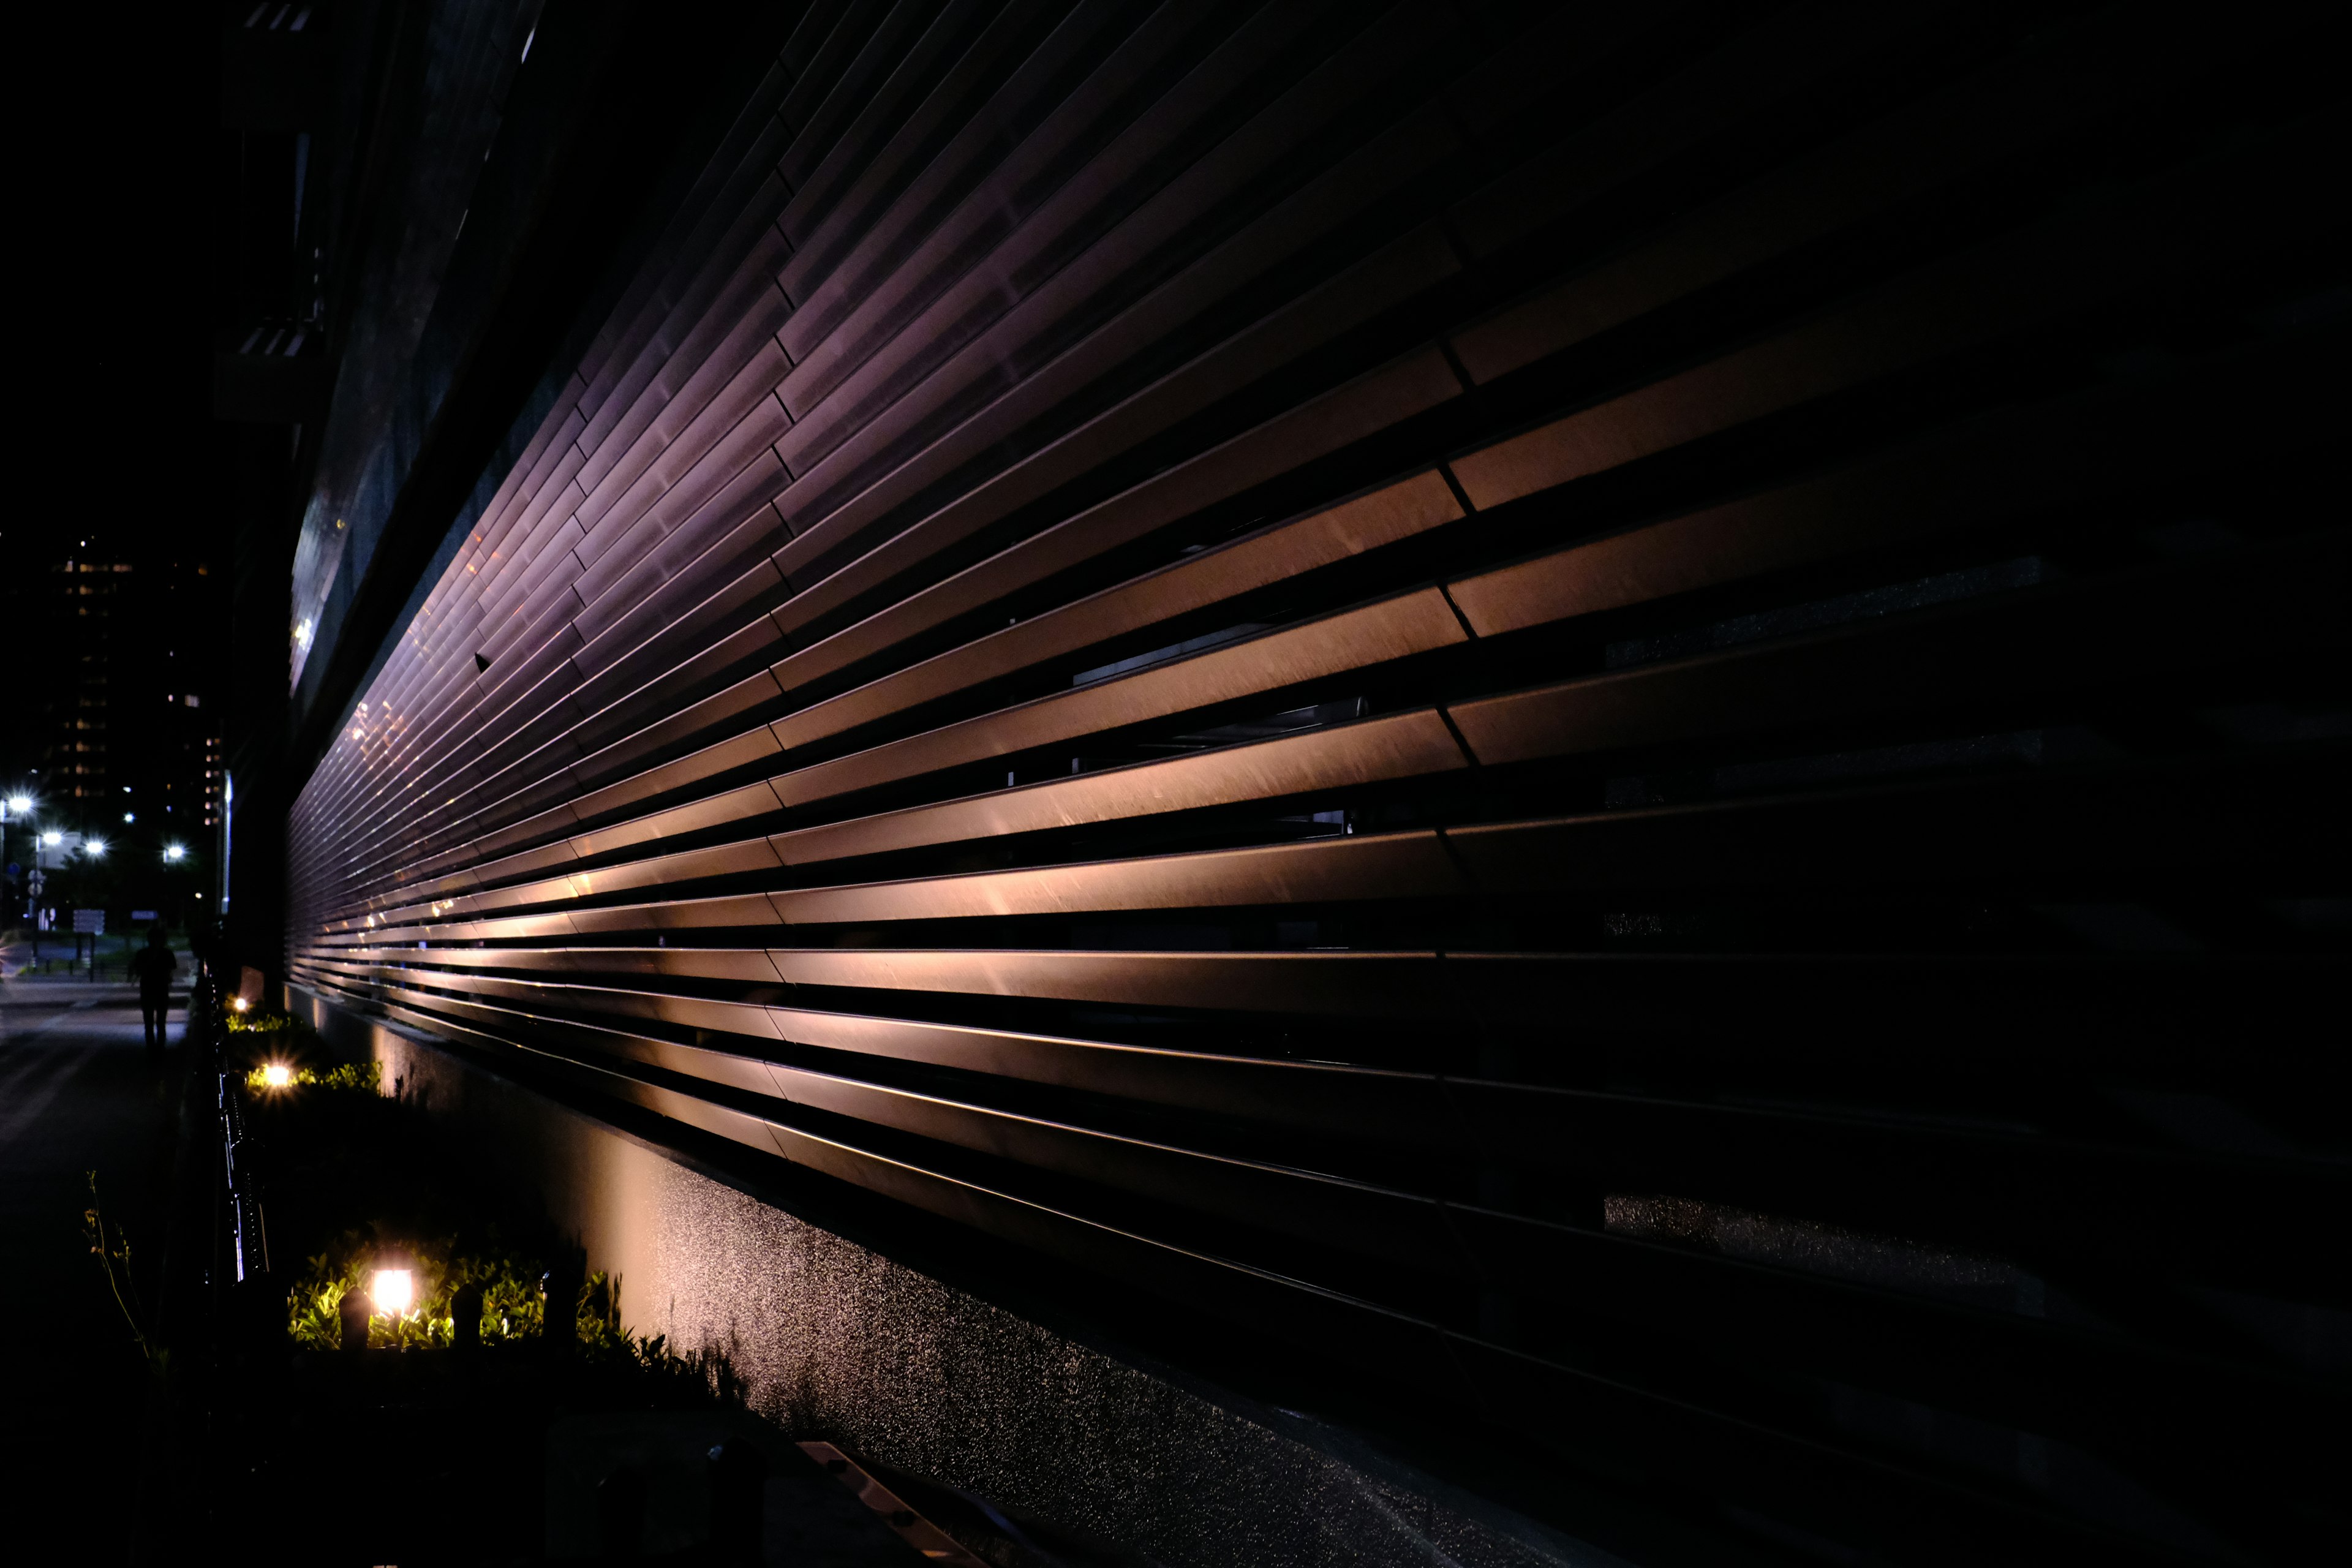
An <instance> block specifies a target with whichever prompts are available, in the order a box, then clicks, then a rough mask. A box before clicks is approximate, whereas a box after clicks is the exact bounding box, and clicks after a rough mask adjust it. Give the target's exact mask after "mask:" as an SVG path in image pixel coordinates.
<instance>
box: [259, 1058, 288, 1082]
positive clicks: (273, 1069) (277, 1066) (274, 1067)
mask: <svg viewBox="0 0 2352 1568" xmlns="http://www.w3.org/2000/svg"><path fill="white" fill-rule="evenodd" d="M293 1084H294V1069H293V1068H289V1067H288V1066H287V1065H286V1064H285V1063H284V1062H271V1063H270V1064H269V1065H268V1066H267V1067H265V1068H262V1069H261V1086H262V1087H263V1088H264V1089H290V1088H292V1087H293Z"/></svg>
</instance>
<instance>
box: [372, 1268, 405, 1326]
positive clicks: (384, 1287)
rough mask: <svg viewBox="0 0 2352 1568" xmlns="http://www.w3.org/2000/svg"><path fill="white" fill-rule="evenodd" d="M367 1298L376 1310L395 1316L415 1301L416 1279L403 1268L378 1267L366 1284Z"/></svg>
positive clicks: (387, 1315) (388, 1315)
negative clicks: (368, 1283) (373, 1276)
mask: <svg viewBox="0 0 2352 1568" xmlns="http://www.w3.org/2000/svg"><path fill="white" fill-rule="evenodd" d="M368 1298H369V1300H373V1302H374V1303H375V1310H377V1311H379V1312H382V1313H383V1314H384V1316H386V1317H390V1318H396V1317H398V1316H400V1314H401V1313H403V1312H405V1311H406V1310H408V1309H409V1308H410V1307H411V1306H413V1305H414V1304H415V1300H416V1280H415V1277H413V1276H412V1275H411V1274H410V1273H409V1272H408V1270H407V1269H405V1268H379V1269H377V1270H376V1271H375V1279H374V1281H373V1283H371V1284H370V1285H369V1286H368Z"/></svg>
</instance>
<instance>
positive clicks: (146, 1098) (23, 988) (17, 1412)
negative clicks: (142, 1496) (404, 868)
mask: <svg viewBox="0 0 2352 1568" xmlns="http://www.w3.org/2000/svg"><path fill="white" fill-rule="evenodd" d="M177 1000H178V999H175V1006H174V1011H173V1018H172V1024H171V1027H170V1031H169V1037H170V1039H171V1040H172V1042H173V1046H174V1047H177V1046H178V1043H179V1040H180V1037H181V1035H182V1032H183V1030H184V1014H183V1013H181V1012H180V1011H179V1010H178V1006H177ZM182 1070H183V1062H182V1055H181V1052H180V1050H179V1049H177V1048H173V1049H172V1050H169V1051H167V1052H164V1053H161V1054H160V1055H159V1054H156V1053H151V1052H149V1051H148V1050H147V1048H146V1046H145V1042H144V1038H143V1035H142V1028H141V1025H140V1019H139V1006H138V992H137V988H136V987H135V986H131V985H122V984H108V985H89V984H80V983H78V982H71V981H66V980H62V979H59V980H42V981H38V982H34V983H30V984H27V983H26V982H22V981H19V980H16V979H14V978H11V979H8V980H6V981H0V1277H5V1279H7V1280H8V1287H7V1289H5V1290H0V1342H5V1343H7V1344H9V1345H10V1346H12V1347H15V1348H16V1352H17V1353H16V1354H14V1355H11V1356H9V1357H7V1358H6V1360H5V1364H0V1407H5V1408H6V1409H7V1410H8V1412H9V1419H8V1421H7V1422H6V1423H5V1426H6V1429H7V1430H6V1435H5V1436H0V1507H7V1508H9V1511H10V1512H11V1513H12V1515H13V1516H14V1517H16V1518H18V1519H26V1520H30V1519H40V1520H46V1521H51V1522H52V1524H58V1523H61V1522H63V1521H80V1522H79V1523H78V1524H77V1525H75V1526H74V1527H73V1529H74V1537H75V1539H74V1545H73V1560H74V1561H77V1562H88V1563H121V1562H123V1561H125V1560H126V1555H127V1553H128V1552H129V1550H130V1546H131V1519H132V1516H133V1504H134V1501H135V1498H134V1496H133V1493H134V1491H135V1489H136V1487H137V1469H138V1465H137V1459H138V1452H139V1433H140V1427H141V1421H142V1414H143V1412H144V1410H145V1408H146V1405H147V1400H148V1394H149V1390H150V1386H151V1381H152V1380H151V1378H150V1374H149V1373H148V1371H147V1367H146V1364H145V1363H144V1361H143V1360H142V1357H141V1354H140V1352H139V1349H138V1346H137V1344H136V1343H135V1342H133V1340H132V1338H131V1330H130V1326H129V1324H128V1323H127V1322H126V1321H124V1319H123V1316H122V1313H121V1309H120V1308H119V1307H117V1305H116V1304H115V1301H114V1299H113V1295H112V1293H111V1291H110V1290H109V1289H108V1287H107V1285H106V1281H105V1278H104V1276H103V1275H102V1274H101V1273H100V1268H99V1262H98V1259H97V1258H93V1257H92V1256H90V1251H89V1244H88V1242H87V1241H86V1240H85V1239H84V1237H83V1228H82V1227H83V1220H82V1215H83V1211H84V1210H85V1209H87V1208H88V1207H89V1201H90V1200H89V1178H88V1175H87V1173H88V1172H90V1171H93V1170H95V1171H96V1172H98V1173H99V1182H100V1191H101V1194H102V1196H103V1198H104V1201H105V1205H106V1212H107V1218H108V1221H109V1224H110V1226H121V1229H122V1230H123V1231H124V1232H126V1233H127V1234H128V1236H129V1237H130V1240H131V1247H132V1257H133V1264H134V1267H135V1268H136V1269H137V1271H138V1276H139V1281H140V1285H141V1287H142V1290H144V1291H146V1292H147V1293H148V1300H149V1301H150V1302H151V1303H152V1290H153V1288H154V1280H155V1270H156V1268H157V1267H158V1266H159V1265H160V1264H161V1262H162V1260H163V1258H162V1254H163V1246H162V1243H163V1218H162V1216H163V1214H164V1213H165V1212H166V1210H165V1205H164V1200H165V1198H166V1197H167V1195H168V1185H169V1180H170V1175H171V1172H170V1159H171V1153H172V1130H173V1116H174V1113H175V1111H176V1109H177V1105H176V1100H175V1092H176V1090H177V1089H178V1086H179V1084H180V1081H181V1080H180V1074H181V1072H182Z"/></svg>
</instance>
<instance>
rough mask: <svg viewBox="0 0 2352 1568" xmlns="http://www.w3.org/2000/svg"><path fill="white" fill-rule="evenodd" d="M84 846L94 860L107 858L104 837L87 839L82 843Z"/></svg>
mask: <svg viewBox="0 0 2352 1568" xmlns="http://www.w3.org/2000/svg"><path fill="white" fill-rule="evenodd" d="M82 848H83V850H84V851H86V852H87V853H88V854H89V858H91V859H93V860H103V859H105V858H106V840H105V839H103V838H91V839H86V840H84V841H83V843H82Z"/></svg>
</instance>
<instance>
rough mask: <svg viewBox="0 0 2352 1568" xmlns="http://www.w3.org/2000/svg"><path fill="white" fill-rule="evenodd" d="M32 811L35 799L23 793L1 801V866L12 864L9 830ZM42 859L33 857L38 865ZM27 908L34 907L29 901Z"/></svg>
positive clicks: (12, 912) (36, 856)
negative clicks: (9, 850)
mask: <svg viewBox="0 0 2352 1568" xmlns="http://www.w3.org/2000/svg"><path fill="white" fill-rule="evenodd" d="M32 809H33V797H32V796H31V795H26V794H23V793H22V792H19V793H17V794H16V795H10V796H9V797H8V798H7V799H5V800H0V866H5V865H9V864H11V863H12V862H11V861H10V860H9V858H8V829H9V828H10V827H11V826H14V825H15V824H16V822H18V821H20V820H21V819H22V818H23V817H24V816H26V814H28V813H29V812H31V810H32ZM33 859H34V862H35V863H36V864H38V863H39V861H40V856H39V855H37V854H36V855H35V856H34V857H33ZM25 907H26V909H27V910H29V909H31V907H32V905H31V903H30V902H29V901H27V902H26V906H25ZM10 913H11V914H12V915H13V914H14V913H15V911H14V910H11V911H10Z"/></svg>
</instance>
